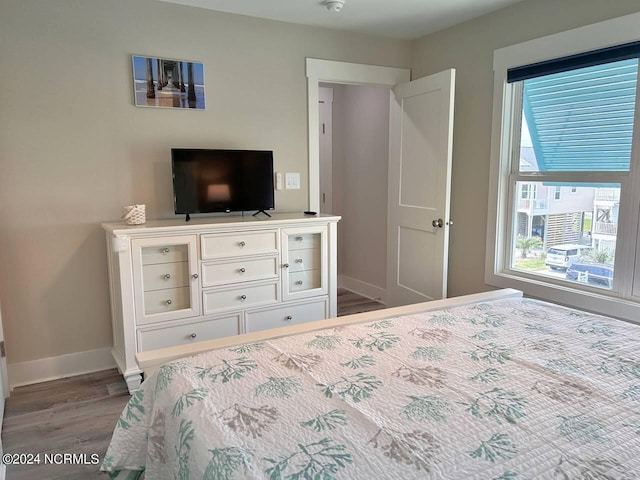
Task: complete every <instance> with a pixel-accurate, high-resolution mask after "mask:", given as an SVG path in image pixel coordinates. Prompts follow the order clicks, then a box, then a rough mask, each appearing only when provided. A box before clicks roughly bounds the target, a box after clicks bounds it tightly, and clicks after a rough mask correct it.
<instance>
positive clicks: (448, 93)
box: [387, 70, 455, 306]
mask: <svg viewBox="0 0 640 480" xmlns="http://www.w3.org/2000/svg"><path fill="white" fill-rule="evenodd" d="M454 83H455V71H454V70H448V71H445V72H441V73H437V74H435V75H430V76H428V77H424V78H420V79H418V80H415V81H413V82H409V83H406V84H402V85H398V86H396V87H395V88H394V89H393V91H392V93H391V100H390V101H391V103H390V126H389V197H388V206H389V217H388V236H387V238H388V259H387V262H388V265H387V296H388V301H387V305H388V306H395V305H405V304H409V303H416V302H424V301H428V300H435V299H440V298H444V297H446V292H447V262H448V243H449V220H450V219H449V200H450V181H451V152H452V143H453V97H454ZM439 220H442V221H441V222H440V221H439ZM434 221H435V222H436V224H435V226H434V225H433V222H434ZM440 225H442V226H440Z"/></svg>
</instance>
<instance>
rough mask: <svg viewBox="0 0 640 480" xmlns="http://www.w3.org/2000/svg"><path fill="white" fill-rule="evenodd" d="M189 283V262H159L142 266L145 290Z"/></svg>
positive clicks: (183, 285)
mask: <svg viewBox="0 0 640 480" xmlns="http://www.w3.org/2000/svg"><path fill="white" fill-rule="evenodd" d="M187 285H189V263H188V262H176V263H157V264H154V265H144V266H143V267H142V288H143V290H144V291H145V292H149V291H152V290H161V289H166V288H176V287H186V286H187Z"/></svg>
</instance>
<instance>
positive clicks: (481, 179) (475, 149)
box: [411, 0, 640, 296]
mask: <svg viewBox="0 0 640 480" xmlns="http://www.w3.org/2000/svg"><path fill="white" fill-rule="evenodd" d="M637 11H640V3H639V2H638V0H615V1H605V0H526V1H524V2H521V3H518V4H516V5H514V6H512V7H509V8H505V9H503V10H500V11H498V12H495V13H492V14H489V15H486V16H484V17H480V18H478V19H475V20H471V21H469V22H466V23H464V24H461V25H459V26H456V27H452V28H450V29H447V30H444V31H442V32H438V33H435V34H432V35H429V36H427V37H425V38H422V39H420V40H419V41H416V42H415V43H414V45H413V54H412V61H411V68H412V78H414V79H415V78H419V77H422V76H425V75H428V74H431V73H435V72H439V71H442V70H445V69H448V68H455V69H456V70H457V72H456V100H455V123H454V134H453V177H452V190H451V191H452V197H451V198H452V200H451V217H452V218H453V220H454V221H455V226H454V227H453V228H452V229H451V237H450V249H449V295H451V296H456V295H463V294H466V293H472V292H478V291H482V290H486V289H488V288H489V287H487V286H486V285H485V284H484V253H485V243H486V240H485V238H486V224H487V201H488V197H487V196H488V186H489V156H490V150H491V115H492V108H493V51H494V50H495V49H497V48H501V47H505V46H508V45H513V44H516V43H520V42H523V41H526V40H531V39H533V38H538V37H541V36H545V35H549V34H552V33H556V32H560V31H564V30H569V29H571V28H576V27H580V26H583V25H587V24H590V23H595V22H598V21H602V20H607V19H610V18H615V17H619V16H622V15H626V14H629V13H634V12H637Z"/></svg>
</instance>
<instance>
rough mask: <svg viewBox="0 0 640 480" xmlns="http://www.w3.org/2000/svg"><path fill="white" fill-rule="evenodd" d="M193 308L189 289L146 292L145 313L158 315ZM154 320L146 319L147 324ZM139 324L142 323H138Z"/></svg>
mask: <svg viewBox="0 0 640 480" xmlns="http://www.w3.org/2000/svg"><path fill="white" fill-rule="evenodd" d="M186 308H191V298H190V292H189V287H180V288H165V289H162V290H153V291H151V292H144V313H145V316H146V315H154V314H157V313H166V312H175V311H176V310H183V309H186ZM152 321H153V319H152V318H146V319H145V320H144V322H145V323H151V322H152ZM138 323H141V322H140V321H138Z"/></svg>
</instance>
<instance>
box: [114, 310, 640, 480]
mask: <svg viewBox="0 0 640 480" xmlns="http://www.w3.org/2000/svg"><path fill="white" fill-rule="evenodd" d="M102 469H103V470H106V471H108V472H111V476H112V477H113V478H137V477H138V475H139V472H141V471H143V470H145V471H146V473H145V478H147V479H150V480H155V479H165V478H167V479H174V478H175V479H241V478H260V479H271V480H279V479H282V480H285V479H286V480H298V479H320V480H326V479H332V478H336V479H387V478H388V479H495V480H497V479H501V480H507V479H517V480H519V479H534V478H535V479H538V478H550V479H551V478H552V479H625V480H631V479H636V478H640V326H637V325H632V324H629V323H625V322H622V321H617V320H612V319H608V318H606V317H601V316H597V315H592V314H587V313H583V312H579V311H576V310H571V309H567V308H563V307H559V306H555V305H551V304H547V303H542V302H538V301H534V300H527V299H509V300H498V301H494V302H488V303H480V304H475V305H471V306H467V307H459V308H454V309H449V310H441V311H436V312H428V313H423V314H418V315H409V316H404V317H397V318H393V319H389V320H381V321H377V322H372V323H365V324H359V325H354V326H347V327H339V328H333V329H327V330H322V331H317V332H312V333H308V334H302V335H296V336H291V337H286V338H280V339H276V340H272V341H266V342H263V343H255V344H247V345H242V346H239V347H235V348H231V349H224V350H216V351H211V352H207V353H205V354H201V355H198V356H194V357H190V358H186V359H182V360H180V361H176V362H173V363H170V364H167V365H165V366H163V367H162V368H161V369H160V370H159V371H158V372H157V373H156V374H154V375H152V376H151V377H149V378H148V379H147V380H146V381H145V382H144V383H143V384H142V386H141V388H140V390H138V391H137V392H136V393H135V394H134V395H133V397H132V398H131V400H130V402H129V403H128V405H127V406H126V408H125V410H124V411H123V413H122V416H121V417H120V419H119V421H118V424H117V426H116V428H115V432H114V434H113V439H112V441H111V445H110V447H109V450H108V452H107V455H106V457H105V460H104V464H103V465H102Z"/></svg>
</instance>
